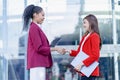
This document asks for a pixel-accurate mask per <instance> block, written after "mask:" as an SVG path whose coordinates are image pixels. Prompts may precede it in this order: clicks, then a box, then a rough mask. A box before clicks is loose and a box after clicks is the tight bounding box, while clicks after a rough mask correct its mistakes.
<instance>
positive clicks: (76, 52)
mask: <svg viewBox="0 0 120 80" xmlns="http://www.w3.org/2000/svg"><path fill="white" fill-rule="evenodd" d="M83 39H84V37H82V40H81V41H80V43H79V46H78V49H77V50H71V53H70V56H73V57H75V56H76V55H77V54H78V53H79V51H80V47H81V43H82V41H83Z"/></svg>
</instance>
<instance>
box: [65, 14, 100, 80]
mask: <svg viewBox="0 0 120 80" xmlns="http://www.w3.org/2000/svg"><path fill="white" fill-rule="evenodd" d="M83 28H84V29H85V34H84V35H83V37H82V39H81V41H80V44H79V47H78V49H77V50H66V51H67V52H69V53H70V56H74V57H75V56H76V55H77V54H78V53H79V52H80V50H82V51H83V52H85V53H86V54H87V55H89V57H88V58H87V59H85V60H84V61H83V62H82V63H80V64H79V65H77V66H76V67H75V70H76V71H79V70H80V69H81V67H82V66H83V65H84V66H89V65H91V64H92V63H93V62H95V61H99V57H100V48H101V38H100V33H99V28H98V21H97V18H96V17H95V16H94V15H92V14H90V15H88V16H86V17H85V18H84V19H83ZM88 35H89V36H88ZM85 38H86V39H85ZM83 42H84V44H82V43H83ZM81 46H82V47H81ZM97 76H99V66H97V68H96V69H95V70H94V71H93V73H92V74H91V75H90V77H86V76H85V75H84V74H82V73H81V80H95V78H96V77H97Z"/></svg>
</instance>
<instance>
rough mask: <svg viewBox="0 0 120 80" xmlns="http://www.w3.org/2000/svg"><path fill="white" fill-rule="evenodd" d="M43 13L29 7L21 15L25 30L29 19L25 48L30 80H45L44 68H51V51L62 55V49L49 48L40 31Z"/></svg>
mask: <svg viewBox="0 0 120 80" xmlns="http://www.w3.org/2000/svg"><path fill="white" fill-rule="evenodd" d="M44 15H45V14H44V11H43V9H42V8H41V7H39V6H34V5H29V6H27V7H26V8H25V10H24V14H23V20H24V27H23V30H27V28H28V26H29V25H28V24H29V21H30V19H32V22H31V23H30V28H29V33H28V46H27V69H29V70H30V80H46V76H45V75H46V68H49V67H51V66H52V64H53V63H52V57H51V51H58V52H59V53H62V52H63V50H64V49H60V48H56V47H54V48H50V46H49V42H48V39H47V37H46V35H45V34H44V32H43V31H42V30H41V25H40V24H42V23H43V21H44Z"/></svg>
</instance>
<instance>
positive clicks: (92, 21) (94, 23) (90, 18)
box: [83, 14, 102, 49]
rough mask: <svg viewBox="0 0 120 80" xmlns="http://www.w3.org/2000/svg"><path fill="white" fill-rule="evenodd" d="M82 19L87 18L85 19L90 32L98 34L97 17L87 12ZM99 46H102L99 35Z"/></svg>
mask: <svg viewBox="0 0 120 80" xmlns="http://www.w3.org/2000/svg"><path fill="white" fill-rule="evenodd" d="M84 19H87V21H88V22H89V25H90V28H91V30H92V32H96V33H97V34H98V35H99V36H100V32H99V27H98V20H97V18H96V17H95V16H94V15H93V14H89V15H87V16H86V17H85V18H84ZM84 19H83V20H84ZM101 46H102V40H101V37H100V49H101Z"/></svg>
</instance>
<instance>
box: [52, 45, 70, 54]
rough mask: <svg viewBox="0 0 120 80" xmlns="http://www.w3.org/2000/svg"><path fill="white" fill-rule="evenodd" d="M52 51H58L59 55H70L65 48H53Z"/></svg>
mask: <svg viewBox="0 0 120 80" xmlns="http://www.w3.org/2000/svg"><path fill="white" fill-rule="evenodd" d="M51 51H57V52H58V53H60V54H62V55H64V54H65V53H70V51H69V50H66V49H65V48H59V47H54V48H51Z"/></svg>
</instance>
